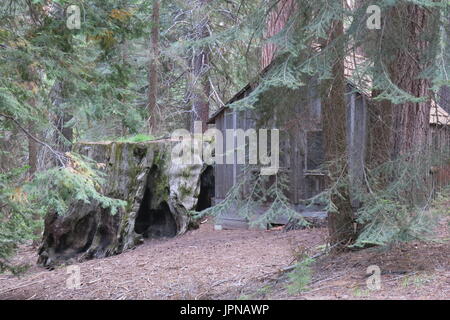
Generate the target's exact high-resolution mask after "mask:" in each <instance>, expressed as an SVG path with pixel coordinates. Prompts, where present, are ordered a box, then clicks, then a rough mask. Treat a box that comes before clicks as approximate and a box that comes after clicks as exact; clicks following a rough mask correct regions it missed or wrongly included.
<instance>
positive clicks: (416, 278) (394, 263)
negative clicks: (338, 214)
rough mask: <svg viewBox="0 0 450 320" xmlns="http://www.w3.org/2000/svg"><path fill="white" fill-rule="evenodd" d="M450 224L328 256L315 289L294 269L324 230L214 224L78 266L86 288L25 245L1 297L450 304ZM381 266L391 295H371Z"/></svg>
mask: <svg viewBox="0 0 450 320" xmlns="http://www.w3.org/2000/svg"><path fill="white" fill-rule="evenodd" d="M448 223H449V222H448V219H445V221H444V220H443V221H442V223H441V224H440V227H439V230H438V234H437V241H434V242H427V243H424V242H413V243H408V244H404V245H399V246H395V247H391V248H389V249H380V248H376V247H374V248H369V249H365V250H360V251H353V252H346V253H340V254H333V255H330V254H329V255H326V256H322V257H321V258H318V259H317V260H316V262H315V263H314V264H312V265H311V271H312V275H311V277H310V282H309V285H308V286H307V287H306V288H305V291H303V292H300V293H297V294H292V293H290V292H289V291H288V290H287V289H286V286H287V284H288V277H287V274H286V273H285V272H282V271H280V270H282V269H283V268H284V267H286V266H289V265H291V264H292V263H294V262H295V261H296V257H298V256H299V255H300V254H301V253H302V252H308V253H309V254H314V253H317V252H320V250H321V248H323V245H324V244H325V242H326V236H327V231H326V229H324V228H316V229H304V230H295V231H290V232H283V231H281V230H277V229H276V230H271V231H248V230H233V231H231V230H222V231H215V230H214V228H213V225H212V224H210V223H205V224H203V225H201V227H200V228H199V229H197V230H193V231H190V232H188V233H187V234H185V235H182V236H179V237H176V238H172V239H166V240H153V241H146V242H145V243H144V244H143V245H140V246H138V247H137V248H136V249H134V250H130V251H127V252H125V253H123V254H121V255H117V256H112V257H108V258H105V259H98V260H90V261H85V262H82V263H79V264H77V266H79V267H80V275H81V286H80V288H79V289H68V288H67V285H66V282H67V279H68V278H69V274H68V273H67V271H68V270H67V268H66V267H59V268H57V269H55V270H52V271H49V270H46V269H44V268H41V267H38V266H36V265H35V264H34V263H35V261H36V260H37V255H36V250H35V249H33V248H32V247H31V246H23V247H21V248H20V251H19V252H18V254H17V256H16V257H15V258H14V262H15V263H28V264H31V265H32V266H31V267H30V268H29V269H28V270H27V271H26V272H25V273H24V274H22V275H21V276H20V277H19V278H17V277H14V276H12V275H7V274H3V275H0V299H121V300H123V299H450V259H449V257H450V238H449V236H450V235H449V227H448V226H449V224H448ZM370 265H377V266H379V267H380V269H381V289H380V290H377V291H371V290H368V289H367V286H366V280H367V274H366V270H367V267H368V266H370Z"/></svg>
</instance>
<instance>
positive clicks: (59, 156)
mask: <svg viewBox="0 0 450 320" xmlns="http://www.w3.org/2000/svg"><path fill="white" fill-rule="evenodd" d="M0 116H1V117H4V118H6V119H9V120H11V121H12V122H14V123H15V125H16V126H18V127H19V128H20V130H22V131H23V132H24V133H25V134H26V135H27V136H28V137H29V138H31V139H32V140H34V141H35V142H36V143H38V144H40V145H42V146H44V147H46V148H47V149H48V150H50V152H51V153H52V154H53V155H54V156H55V158H56V159H57V160H58V161H59V163H60V164H61V166H62V167H64V168H65V167H66V165H65V161H67V157H66V156H65V155H64V154H63V153H61V152H59V151H56V150H54V149H53V148H52V147H51V146H49V145H48V144H47V143H45V142H44V141H41V140H39V139H38V138H36V137H35V136H33V135H32V134H31V133H30V132H29V131H28V130H27V129H25V128H24V127H23V126H22V125H21V124H20V123H19V121H17V120H16V119H15V118H13V117H11V116H8V115H6V114H3V113H0Z"/></svg>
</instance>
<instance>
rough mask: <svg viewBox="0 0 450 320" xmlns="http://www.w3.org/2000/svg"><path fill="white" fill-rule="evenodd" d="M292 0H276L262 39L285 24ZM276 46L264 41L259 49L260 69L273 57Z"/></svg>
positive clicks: (291, 7) (290, 12)
mask: <svg viewBox="0 0 450 320" xmlns="http://www.w3.org/2000/svg"><path fill="white" fill-rule="evenodd" d="M294 6H295V2H294V1H293V0H282V1H280V2H278V5H277V8H276V10H273V11H272V12H270V13H269V16H268V17H267V21H266V29H265V31H264V39H270V38H271V37H273V36H275V35H276V34H277V33H279V32H280V31H281V30H282V29H283V28H284V27H285V25H286V23H287V21H288V20H289V17H290V16H291V14H292V12H293V10H294ZM276 51H277V46H276V45H275V44H274V43H265V44H264V45H263V47H262V49H261V70H263V69H264V68H266V67H267V66H268V65H269V64H270V63H271V62H272V60H273V59H274V58H275V54H276Z"/></svg>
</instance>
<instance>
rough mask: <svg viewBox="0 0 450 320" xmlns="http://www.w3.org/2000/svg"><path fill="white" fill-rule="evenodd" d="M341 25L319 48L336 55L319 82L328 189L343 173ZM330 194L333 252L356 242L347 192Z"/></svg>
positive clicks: (344, 121) (344, 112)
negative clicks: (330, 49) (331, 49)
mask: <svg viewBox="0 0 450 320" xmlns="http://www.w3.org/2000/svg"><path fill="white" fill-rule="evenodd" d="M343 32H344V30H343V23H342V22H341V21H335V22H333V24H332V26H331V30H330V36H329V38H328V39H327V40H325V41H323V46H324V47H327V46H330V45H333V46H334V51H335V52H337V55H336V57H335V61H334V64H333V68H332V73H333V79H332V80H327V81H323V83H322V84H321V85H322V97H323V110H322V112H323V136H324V144H325V159H326V161H327V162H328V163H329V166H328V170H329V172H328V173H329V175H328V184H329V186H332V185H333V184H335V183H337V182H338V181H339V179H342V178H343V177H345V175H346V174H347V172H348V169H347V165H346V163H347V117H346V115H347V104H346V98H345V93H346V79H345V76H344V69H345V67H344V54H345V53H344V45H343V43H339V39H340V37H341V36H342V35H343ZM337 192H339V193H340V195H337V194H334V195H333V196H332V199H331V200H332V202H333V203H334V205H335V206H336V210H337V212H328V232H329V238H330V243H331V244H332V245H336V247H337V248H340V247H342V246H345V245H347V244H349V243H351V242H353V241H354V240H356V237H357V234H356V230H355V228H354V215H353V209H352V206H351V202H350V197H349V193H348V189H347V188H346V187H343V188H339V189H338V190H337Z"/></svg>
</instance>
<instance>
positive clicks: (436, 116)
mask: <svg viewBox="0 0 450 320" xmlns="http://www.w3.org/2000/svg"><path fill="white" fill-rule="evenodd" d="M274 61H275V60H274ZM274 61H272V63H270V64H269V65H268V66H267V67H266V68H264V69H263V70H262V71H261V72H260V73H259V75H258V77H257V78H256V79H255V80H253V81H252V82H249V83H248V84H247V85H246V86H245V87H244V88H242V89H241V90H240V91H239V92H238V93H236V94H235V95H234V96H233V97H232V98H231V99H230V100H228V102H227V103H226V104H225V105H224V106H222V107H220V108H219V109H218V110H217V111H215V112H214V113H213V114H212V115H211V116H210V118H209V119H208V124H214V123H215V120H216V118H217V117H218V116H219V115H220V114H221V113H222V112H224V111H225V110H226V109H229V105H230V104H232V103H233V102H236V101H238V100H241V99H242V98H244V97H245V94H246V93H249V92H252V91H253V89H255V88H256V87H257V86H258V85H259V81H260V79H261V78H263V77H264V76H265V75H266V73H267V72H268V71H269V70H270V69H271V68H272V67H273V65H274ZM345 76H346V79H347V84H348V85H349V86H351V87H353V88H355V89H356V90H357V91H358V93H360V94H361V95H364V96H366V97H368V98H370V91H368V90H367V88H359V87H358V86H356V85H355V84H354V83H352V81H351V80H350V79H349V77H350V74H346V75H345ZM430 124H433V125H449V126H450V114H449V113H448V112H447V111H445V110H444V109H443V108H442V107H441V106H440V105H439V104H438V103H437V102H436V101H435V100H434V99H432V100H431V109H430Z"/></svg>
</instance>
